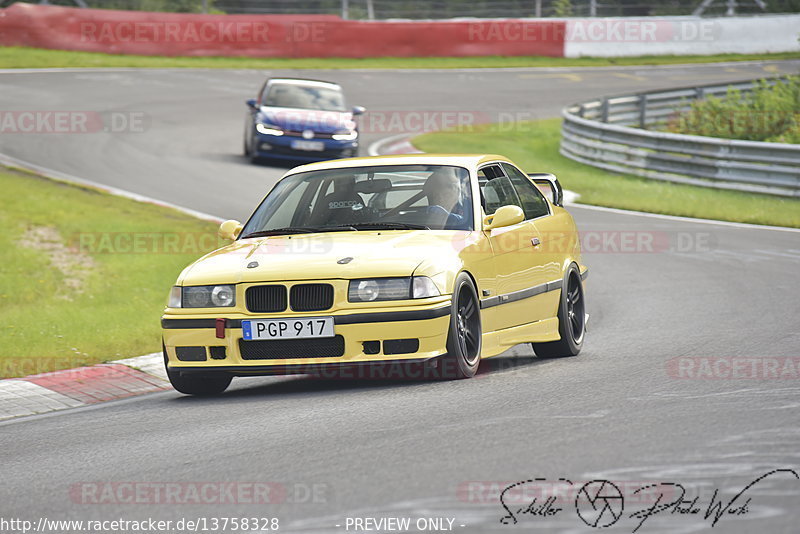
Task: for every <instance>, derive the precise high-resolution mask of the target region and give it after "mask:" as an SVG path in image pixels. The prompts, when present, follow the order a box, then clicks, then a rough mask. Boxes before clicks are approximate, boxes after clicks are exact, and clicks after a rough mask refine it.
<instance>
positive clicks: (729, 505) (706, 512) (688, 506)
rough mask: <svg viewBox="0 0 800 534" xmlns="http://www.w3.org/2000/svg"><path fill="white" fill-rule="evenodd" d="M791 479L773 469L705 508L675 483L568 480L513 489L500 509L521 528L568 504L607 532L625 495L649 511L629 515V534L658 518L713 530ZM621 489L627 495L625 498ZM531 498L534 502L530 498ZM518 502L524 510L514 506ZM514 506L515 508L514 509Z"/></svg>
mask: <svg viewBox="0 0 800 534" xmlns="http://www.w3.org/2000/svg"><path fill="white" fill-rule="evenodd" d="M787 475H788V476H790V477H794V479H795V480H800V474H798V472H797V471H795V470H794V469H774V470H772V471H769V472H767V473H764V474H763V475H761V476H759V477H757V478H755V479H753V481H752V482H750V483H749V484H747V485H746V486H745V487H744V488H742V490H741V491H739V492H738V493H737V494H736V495H734V496H733V497H732V498H731V499H729V500H727V501H726V500H723V499H722V497H721V491H720V490H719V488H717V489H715V490H714V493H713V495H712V496H711V499H710V500H709V501H708V502H703V503H701V502H700V497H694V498H693V499H689V498H687V496H686V494H687V491H686V488H685V487H684V486H683V485H682V484H679V483H677V482H655V483H634V484H635V485H634V486H630V483H628V485H627V487H626V486H625V483H616V484H615V483H614V482H611V481H608V480H592V481H590V482H586V483H584V484H582V485H580V486H578V484H575V483H573V482H572V481H570V480H568V479H566V478H559V479H555V480H548V479H545V478H534V479H529V480H522V481H519V482H515V483H514V484H510V485H509V486H507V487H506V488H505V489H504V490H503V491H502V492H501V493H500V504H501V506H502V507H503V509H504V510H505V512H506V514H505V515H504V516H503V517H502V518H501V519H500V522H501V523H503V524H506V525H508V524H516V523H518V522H519V520H520V519H522V518H523V517H528V518H531V517H552V516H556V515H558V514H560V513H562V512H564V511H565V509H566V508H568V507H571V506H568V504H569V505H574V509H575V512H576V514H577V516H578V517H579V518H580V519H581V520H582V521H583V522H584V523H585V524H586V525H587V526H589V527H591V528H605V527H609V526H611V525H613V524H615V523H617V522H618V521H619V520H620V519H623V517H624V513H625V499H626V495H625V493H627V498H628V499H630V500H634V501H636V502H642V501H647V505H646V506H644V507H641V508H640V509H637V510H635V511H633V512H629V513H628V515H627V518H628V519H632V520H634V521H635V523H634V527H633V530H632V531H631V532H634V533H635V532H637V531H639V529H640V528H642V526H643V525H644V524H645V522H646V521H647V520H648V519H650V518H651V517H654V516H656V515H659V514H663V515H670V516H672V515H677V516H697V517H702V519H703V521H709V522H710V524H711V526H712V527H714V526H716V525H717V523H719V521H720V520H722V519H723V518H725V517H731V516H743V515H747V514H748V513H749V512H750V505H751V502H752V500H753V498H752V497H751V496H750V495H749V493H750V491H751V490H752V489H753V488H754V487H756V486H757V485H758V484H760V483H762V482H763V481H764V480H766V479H768V478H774V477H776V476H787ZM618 484H619V485H623V487H624V488H625V489H626V490H628V491H627V492H623V491H622V490H621V489H620V487H619V485H618ZM543 488H545V489H547V488H549V489H551V490H552V491H553V492H554V493H556V494H557V495H549V496H547V497H546V498H544V497H545V495H543V493H544V491H543ZM573 492H574V494H575V496H574V502H564V501H565V500H566V499H565V498H564V495H568V496H569V497H570V499H569V500H570V501H572V499H571V497H572V493H573ZM531 494H533V495H535V496H533V497H532V498H531V497H530V495H531ZM520 495H527V498H523V499H519V496H520ZM515 497H516V498H515ZM520 500H521V501H522V502H521V504H522V505H523V506H516V505H517V504H520V502H519V501H520ZM512 501H515V502H514V503H513V504H512ZM512 506H513V509H512Z"/></svg>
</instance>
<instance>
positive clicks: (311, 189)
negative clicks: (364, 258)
mask: <svg viewBox="0 0 800 534" xmlns="http://www.w3.org/2000/svg"><path fill="white" fill-rule="evenodd" d="M469 184H470V181H469V172H468V171H467V170H466V169H464V168H461V167H452V166H444V165H398V166H376V167H355V168H348V169H328V170H320V171H312V172H305V173H300V174H295V175H292V176H289V177H287V178H285V179H283V180H282V181H281V182H279V183H278V185H276V186H275V188H274V189H273V190H272V191H271V192H270V194H269V195H267V197H266V198H265V199H264V201H263V202H262V203H261V205H260V206H259V207H258V209H257V210H256V212H255V213H254V214H253V216H252V217H251V218H250V220H249V221H248V223H247V224H246V225H245V228H244V230H243V231H242V233H241V235H242V238H247V237H256V236H258V235H269V234H280V233H303V232H309V231H323V232H324V231H346V230H403V229H420V230H425V229H431V230H472V229H473V209H472V194H471V190H470V187H469Z"/></svg>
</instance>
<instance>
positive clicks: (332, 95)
mask: <svg viewBox="0 0 800 534" xmlns="http://www.w3.org/2000/svg"><path fill="white" fill-rule="evenodd" d="M262 105H264V106H269V107H276V108H297V109H313V110H320V111H340V112H342V111H346V109H345V105H344V97H343V96H342V92H341V91H340V90H339V89H334V88H332V87H323V86H309V85H294V84H288V83H273V84H271V85H270V86H269V89H268V91H267V94H266V95H265V97H264V101H263V102H262Z"/></svg>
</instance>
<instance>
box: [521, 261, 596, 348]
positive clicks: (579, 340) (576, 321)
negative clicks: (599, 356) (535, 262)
mask: <svg viewBox="0 0 800 534" xmlns="http://www.w3.org/2000/svg"><path fill="white" fill-rule="evenodd" d="M561 287H562V289H561V301H560V303H559V305H558V333H559V334H560V335H561V339H559V340H558V341H550V342H548V343H531V345H532V346H533V351H534V352H535V353H536V356H538V357H539V358H560V357H562V356H577V355H578V353H579V352H580V351H581V348H582V347H583V339H584V337H586V304H585V302H586V299H585V298H584V295H583V282H581V273H580V271H579V270H578V267H577V266H576V265H575V264H574V263H573V264H571V265H570V266H569V267H568V268H567V272H566V273H565V274H564V282H563V285H562V286H561Z"/></svg>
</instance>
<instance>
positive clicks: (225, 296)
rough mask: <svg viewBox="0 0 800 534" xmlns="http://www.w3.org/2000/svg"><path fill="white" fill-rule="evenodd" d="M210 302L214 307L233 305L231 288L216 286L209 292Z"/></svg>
mask: <svg viewBox="0 0 800 534" xmlns="http://www.w3.org/2000/svg"><path fill="white" fill-rule="evenodd" d="M211 302H212V303H213V304H214V306H230V305H232V304H233V287H231V286H216V287H214V289H213V290H212V291H211Z"/></svg>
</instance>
